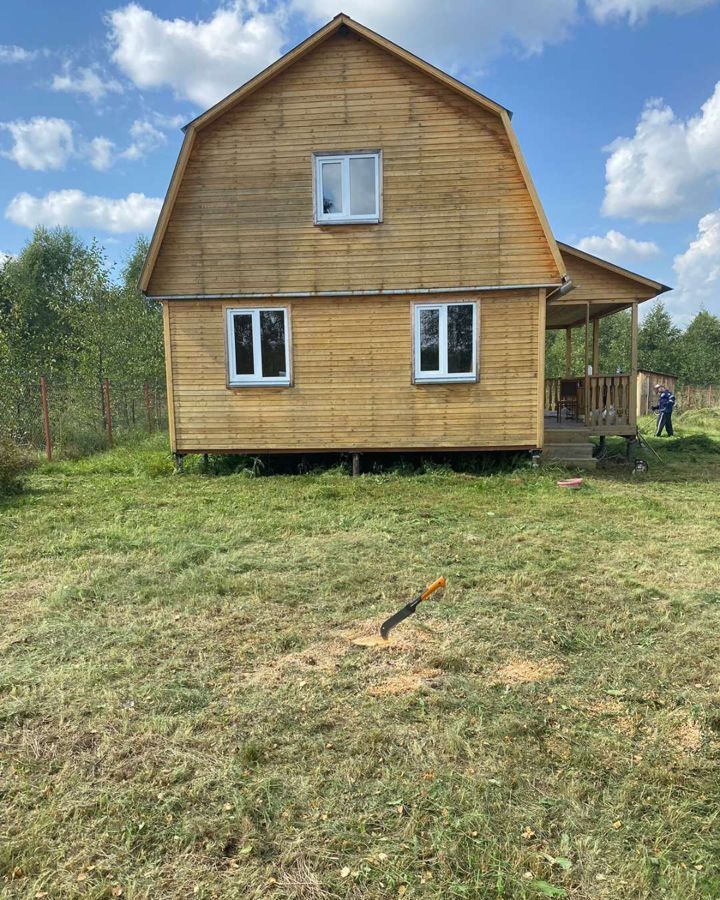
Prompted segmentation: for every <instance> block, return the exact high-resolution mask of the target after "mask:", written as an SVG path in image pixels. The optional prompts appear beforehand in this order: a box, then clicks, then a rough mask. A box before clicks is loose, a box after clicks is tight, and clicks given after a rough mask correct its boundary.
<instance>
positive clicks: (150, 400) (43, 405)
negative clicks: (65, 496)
mask: <svg viewBox="0 0 720 900" xmlns="http://www.w3.org/2000/svg"><path fill="white" fill-rule="evenodd" d="M5 387H6V390H5V391H3V398H2V399H0V435H5V436H7V437H10V438H11V439H12V440H13V441H15V442H16V443H18V444H21V445H23V446H26V447H30V448H32V449H34V450H38V451H43V452H44V453H45V454H46V455H47V457H48V459H52V458H53V457H60V456H62V457H65V458H79V457H82V456H87V455H88V454H90V453H95V452H97V451H98V450H104V449H107V448H109V447H112V446H113V445H114V444H116V443H119V442H120V443H121V442H123V441H125V440H127V439H128V438H129V437H130V436H132V435H135V434H137V433H139V432H140V433H145V434H152V433H153V432H156V431H164V430H165V429H166V428H167V400H166V395H165V382H164V379H159V378H148V379H143V380H142V381H135V380H127V381H118V380H113V381H109V380H108V379H98V380H97V381H96V382H94V383H92V382H87V381H69V380H65V379H58V378H52V377H43V378H40V379H39V380H38V381H37V382H36V381H32V382H26V383H23V384H17V385H14V386H13V385H7V384H6V385H5ZM8 388H9V390H8Z"/></svg>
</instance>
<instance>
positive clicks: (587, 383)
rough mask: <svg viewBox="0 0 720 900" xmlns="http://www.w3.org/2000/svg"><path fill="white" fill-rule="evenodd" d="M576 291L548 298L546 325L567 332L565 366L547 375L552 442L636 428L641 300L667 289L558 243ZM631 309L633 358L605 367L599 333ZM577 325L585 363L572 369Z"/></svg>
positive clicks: (546, 417) (546, 415)
mask: <svg viewBox="0 0 720 900" xmlns="http://www.w3.org/2000/svg"><path fill="white" fill-rule="evenodd" d="M559 247H560V251H561V253H562V255H563V259H564V261H565V264H566V267H567V271H568V276H569V278H570V280H571V281H572V283H573V290H572V291H570V292H569V293H567V294H565V296H559V295H558V296H556V297H552V296H551V297H550V298H549V299H548V303H547V308H546V322H545V327H546V329H547V330H555V331H556V330H563V331H564V332H565V371H564V373H563V375H562V376H556V377H546V378H545V390H544V429H545V432H546V439H547V441H548V442H549V443H551V442H557V441H558V440H562V438H561V435H566V436H568V439H570V436H571V435H574V436H575V437H578V436H582V435H586V436H587V437H590V436H595V435H598V436H605V435H619V436H625V437H632V436H634V435H635V434H636V431H637V407H638V403H637V382H638V379H637V373H638V321H639V305H640V303H643V302H645V301H646V300H651V299H653V298H655V297H657V296H658V295H659V294H661V293H663V292H664V291H666V290H669V288H668V287H667V286H666V285H663V284H660V283H659V282H657V281H653V280H651V279H648V278H645V277H644V276H641V275H637V274H635V273H634V272H630V271H629V270H627V269H623V268H621V267H619V266H615V265H613V264H612V263H609V262H606V261H605V260H601V259H598V258H597V257H594V256H591V255H590V254H588V253H584V252H583V251H581V250H577V249H576V248H574V247H570V246H568V245H567V244H559ZM624 310H630V317H629V328H630V335H629V339H630V341H629V343H630V359H629V361H628V363H629V364H628V366H627V368H626V369H625V370H624V371H608V369H607V368H604V367H603V359H602V357H601V341H600V336H601V332H602V327H603V321H605V320H606V319H607V317H609V316H613V315H617V314H618V313H620V312H622V311H624ZM573 329H575V330H576V331H575V333H576V335H577V333H578V332H577V329H581V331H580V334H581V340H582V341H583V348H582V349H583V353H582V359H583V365H582V368H581V370H580V371H578V370H577V361H576V363H575V369H573V356H574V354H573V349H574V348H573Z"/></svg>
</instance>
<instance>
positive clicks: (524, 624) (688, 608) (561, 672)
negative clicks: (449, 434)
mask: <svg viewBox="0 0 720 900" xmlns="http://www.w3.org/2000/svg"><path fill="white" fill-rule="evenodd" d="M678 426H679V427H678V431H679V437H678V438H677V439H676V443H673V444H670V442H666V443H663V442H661V441H658V442H653V446H655V447H656V448H657V449H658V450H659V452H660V453H661V454H662V455H663V456H664V458H665V460H666V464H665V465H664V466H660V465H658V464H657V463H655V462H653V460H652V459H649V461H650V464H651V470H650V472H649V474H647V475H645V476H640V477H638V476H633V475H632V474H631V473H630V470H629V469H628V468H621V467H611V468H608V469H607V470H606V471H598V472H596V473H590V474H589V475H587V474H586V480H585V483H584V485H583V488H582V490H579V491H562V490H561V489H559V488H557V487H556V486H555V482H556V481H557V479H558V477H559V475H560V474H561V473H559V471H558V470H550V471H547V472H545V471H542V470H541V471H540V472H534V471H531V470H522V471H516V472H514V473H507V474H500V475H493V476H487V477H471V476H469V475H463V474H454V473H452V472H447V471H443V470H441V469H436V470H434V471H432V472H430V473H428V474H424V475H416V476H413V477H404V476H402V475H399V474H386V475H366V476H363V477H360V478H355V479H350V478H347V477H345V476H343V475H339V474H337V473H326V474H313V475H304V476H297V477H272V478H268V477H257V478H252V477H247V475H243V474H239V475H232V476H226V477H207V476H202V475H200V474H188V475H185V476H183V477H155V476H157V475H160V474H162V473H164V472H165V471H166V466H165V460H166V454H167V450H166V449H163V448H162V447H161V446H160V445H159V444H157V443H155V444H153V443H150V444H146V445H142V446H140V447H138V448H136V449H132V448H126V449H118V450H116V451H112V452H109V453H106V454H103V455H101V456H97V457H93V458H91V459H89V460H84V461H78V462H75V463H58V464H53V465H50V466H44V467H43V468H41V470H40V471H39V472H37V473H35V474H33V475H32V476H31V478H30V491H29V492H28V493H26V494H25V495H21V496H17V497H14V498H11V499H9V500H7V501H5V502H4V505H3V507H2V510H1V513H0V540H1V541H2V585H1V588H0V590H1V606H0V609H1V610H2V617H3V628H2V630H1V632H0V690H1V694H0V701H1V702H0V754H1V756H2V761H1V765H0V791H1V792H2V798H1V801H2V805H1V807H0V893H1V894H2V896H4V897H10V898H14V897H17V898H21V897H22V898H33V897H36V898H39V897H48V898H106V897H107V898H111V897H124V898H132V900H135V898H148V900H150V898H152V900H155V898H176V897H177V898H186V897H198V898H218V897H222V898H277V900H280V898H283V900H285V898H298V900H323V898H353V900H356V898H357V900H359V898H378V900H379V898H388V897H390V898H393V897H402V896H405V897H408V898H409V897H412V898H438V900H439V898H443V900H445V898H478V897H479V898H484V897H488V898H497V897H502V898H538V897H540V898H542V897H569V898H590V900H599V898H608V900H616V898H633V900H634V898H653V900H655V898H677V900H681V898H682V900H687V898H708V900H710V898H717V897H718V896H720V873H719V872H718V860H719V859H720V828H719V827H718V820H717V810H718V804H719V802H720V791H719V787H718V786H719V785H720V771H719V768H720V767H719V765H718V760H719V758H720V663H719V662H718V653H717V635H718V633H720V587H719V586H720V561H719V560H720V536H719V532H718V527H717V523H718V520H719V519H720V491H719V490H718V480H719V479H720V455H719V454H717V453H716V452H714V450H713V446H710V445H709V444H708V443H707V442H706V441H705V440H702V441H700V440H698V439H697V436H698V435H700V434H701V431H700V430H699V429H698V430H697V431H696V430H693V429H692V428H691V427H690V426H683V423H682V420H680V421H679V423H678ZM707 437H708V438H709V439H710V441H712V442H713V445H714V444H716V443H717V442H718V441H719V440H720V434H718V433H717V432H712V431H710V432H708V433H707ZM683 441H688V446H689V447H690V448H691V452H690V453H688V454H684V453H683V452H682V446H683V444H682V442H683ZM664 447H665V448H666V449H665V450H663V448H664ZM676 448H677V449H676ZM439 572H443V573H444V574H445V575H446V576H447V578H448V589H447V592H446V594H445V597H444V598H443V600H442V602H441V603H434V602H432V601H430V602H428V603H423V604H422V605H421V607H420V609H419V610H418V612H417V613H416V615H414V616H413V617H412V619H410V620H407V621H406V622H403V623H402V624H401V625H399V626H398V628H397V629H396V630H395V631H394V632H393V641H392V642H389V644H388V646H387V648H386V649H384V650H382V651H380V650H377V649H375V648H368V647H362V646H357V645H355V644H353V643H352V638H354V637H357V636H359V635H363V634H368V635H369V634H377V629H378V626H379V624H380V622H381V621H383V619H384V618H386V617H387V616H388V615H390V614H391V613H392V612H393V611H395V610H396V609H398V608H399V607H400V606H401V605H402V604H403V603H404V602H406V601H407V600H408V599H409V598H410V597H412V596H413V594H414V593H415V591H416V590H417V589H418V588H419V587H420V586H422V585H423V584H425V583H427V582H428V581H429V580H431V579H432V578H433V577H434V576H435V575H436V574H437V573H439Z"/></svg>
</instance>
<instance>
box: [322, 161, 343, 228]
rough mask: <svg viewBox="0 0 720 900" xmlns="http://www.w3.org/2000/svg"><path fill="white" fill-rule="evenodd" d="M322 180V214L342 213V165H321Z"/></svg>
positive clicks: (335, 163)
mask: <svg viewBox="0 0 720 900" xmlns="http://www.w3.org/2000/svg"><path fill="white" fill-rule="evenodd" d="M320 172H321V176H320V177H321V179H322V203H323V209H322V211H323V213H324V214H326V215H328V214H334V215H337V214H338V213H342V211H343V206H342V163H339V162H333V163H322V164H321V166H320Z"/></svg>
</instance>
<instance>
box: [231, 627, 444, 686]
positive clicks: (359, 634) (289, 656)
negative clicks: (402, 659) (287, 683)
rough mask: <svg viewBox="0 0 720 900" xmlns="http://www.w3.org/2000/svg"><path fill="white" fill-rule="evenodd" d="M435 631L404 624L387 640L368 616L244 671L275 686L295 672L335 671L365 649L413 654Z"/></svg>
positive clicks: (255, 680)
mask: <svg viewBox="0 0 720 900" xmlns="http://www.w3.org/2000/svg"><path fill="white" fill-rule="evenodd" d="M436 630H437V629H436V628H435V627H434V626H433V628H432V629H423V628H417V627H415V626H413V625H410V624H407V625H405V624H403V626H402V627H401V628H399V629H398V631H397V633H393V634H391V635H390V637H389V639H388V640H387V641H385V640H383V639H382V637H381V636H380V622H379V621H378V620H377V619H366V620H364V621H362V622H358V623H357V624H356V625H355V626H354V627H353V628H352V629H347V630H346V629H343V630H342V631H338V632H335V633H332V634H330V635H328V637H327V638H326V639H325V640H322V641H318V642H317V643H316V644H312V645H311V646H310V647H308V648H307V649H305V650H302V651H300V652H297V651H295V652H292V653H284V654H282V655H280V656H277V657H275V659H272V660H269V661H267V662H265V663H263V664H261V665H258V666H257V668H255V669H254V670H253V671H252V672H245V673H243V681H244V682H245V683H246V684H262V685H272V684H279V683H280V682H281V681H283V680H285V679H286V678H287V676H288V675H292V674H293V673H296V674H299V675H301V676H302V677H308V676H310V677H311V676H312V675H313V674H315V673H324V674H328V673H329V674H332V673H333V672H335V671H336V670H337V669H338V667H339V665H340V664H341V662H342V660H343V659H344V658H345V657H346V656H347V655H348V654H349V653H354V652H362V649H365V648H367V649H369V650H372V651H374V652H376V651H380V652H383V656H384V651H388V653H389V654H390V655H393V656H394V655H395V654H400V655H408V654H412V653H414V652H415V651H416V649H417V647H418V646H419V645H423V644H427V643H429V642H434V641H435V640H436V637H437V636H438V635H436V634H435V631H436ZM359 648H361V649H359Z"/></svg>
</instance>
